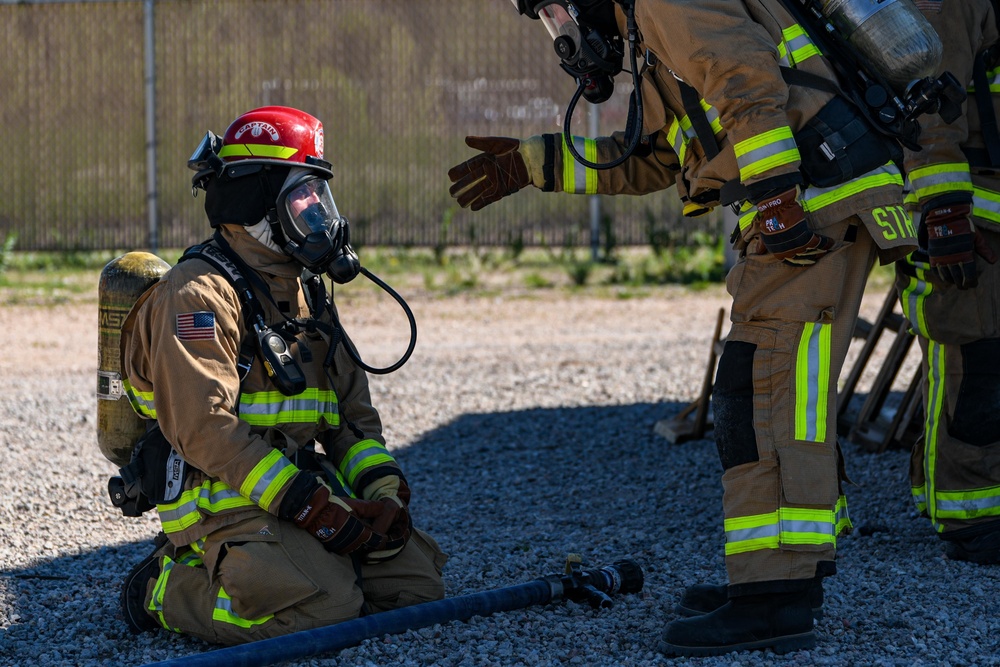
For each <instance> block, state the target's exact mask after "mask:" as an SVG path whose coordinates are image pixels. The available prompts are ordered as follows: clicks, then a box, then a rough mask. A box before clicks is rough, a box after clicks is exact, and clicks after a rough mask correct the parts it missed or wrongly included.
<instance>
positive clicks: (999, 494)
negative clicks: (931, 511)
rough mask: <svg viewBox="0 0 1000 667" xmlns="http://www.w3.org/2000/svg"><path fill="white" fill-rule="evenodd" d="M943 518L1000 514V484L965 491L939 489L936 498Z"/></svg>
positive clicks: (938, 513)
mask: <svg viewBox="0 0 1000 667" xmlns="http://www.w3.org/2000/svg"><path fill="white" fill-rule="evenodd" d="M934 502H935V504H936V505H937V516H938V518H941V519H977V518H980V517H989V516H997V515H1000V486H990V487H986V488H982V489H969V490H965V491H938V492H937V497H936V498H935V499H934Z"/></svg>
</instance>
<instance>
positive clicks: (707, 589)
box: [674, 577, 823, 621]
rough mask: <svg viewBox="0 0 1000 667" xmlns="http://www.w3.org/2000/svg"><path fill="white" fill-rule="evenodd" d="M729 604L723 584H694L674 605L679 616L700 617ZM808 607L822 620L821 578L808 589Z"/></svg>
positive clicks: (814, 615) (727, 591)
mask: <svg viewBox="0 0 1000 667" xmlns="http://www.w3.org/2000/svg"><path fill="white" fill-rule="evenodd" d="M727 602H729V587H728V586H726V585H725V584H695V585H694V586H689V587H688V588H686V589H684V592H683V593H682V594H681V599H680V600H678V602H677V604H676V605H674V613H675V614H678V615H679V616H701V615H702V614H708V613H710V612H713V611H715V610H716V609H718V608H719V607H721V606H722V605H724V604H726V603H727ZM809 605H810V607H811V608H812V615H813V618H814V619H816V620H817V621H819V620H821V619H822V618H823V578H822V577H816V579H815V580H814V582H813V585H812V586H811V587H810V588H809Z"/></svg>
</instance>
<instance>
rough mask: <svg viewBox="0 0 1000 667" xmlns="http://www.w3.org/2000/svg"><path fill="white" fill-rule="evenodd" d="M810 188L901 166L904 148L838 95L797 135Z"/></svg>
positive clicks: (827, 185)
mask: <svg viewBox="0 0 1000 667" xmlns="http://www.w3.org/2000/svg"><path fill="white" fill-rule="evenodd" d="M795 142H796V143H797V144H798V146H799V153H800V155H801V156H802V165H801V170H802V174H803V176H805V179H806V183H807V184H808V185H815V186H817V187H821V188H828V187H831V186H834V185H839V184H841V183H844V182H846V181H849V180H851V179H852V178H856V177H858V176H861V175H863V174H866V173H868V172H869V171H871V170H872V169H875V168H877V167H881V166H882V165H884V164H886V163H887V162H889V161H890V160H891V161H893V162H896V163H902V160H903V149H902V148H901V147H900V146H899V144H898V143H897V142H896V141H893V140H892V139H890V138H888V137H885V136H883V135H881V134H879V133H878V132H877V131H876V130H874V129H873V128H872V127H871V125H870V124H869V123H868V121H867V120H865V118H864V116H862V115H861V113H860V112H859V111H858V110H857V109H856V108H855V107H854V106H853V105H851V103H849V102H848V101H847V100H845V99H844V98H843V97H840V96H837V97H834V98H833V99H832V100H830V101H829V102H827V104H826V106H824V107H823V108H822V109H820V110H819V112H818V113H817V114H816V115H815V116H813V118H812V119H811V120H809V122H807V123H806V125H805V127H803V128H802V129H801V130H799V132H798V133H796V135H795Z"/></svg>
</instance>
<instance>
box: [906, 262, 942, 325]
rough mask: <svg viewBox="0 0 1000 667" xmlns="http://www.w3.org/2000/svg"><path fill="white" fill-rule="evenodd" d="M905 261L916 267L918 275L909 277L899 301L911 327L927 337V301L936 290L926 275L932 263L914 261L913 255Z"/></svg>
mask: <svg viewBox="0 0 1000 667" xmlns="http://www.w3.org/2000/svg"><path fill="white" fill-rule="evenodd" d="M904 261H906V262H907V263H908V264H910V266H912V267H913V268H914V270H915V272H916V274H917V275H915V276H910V277H909V281H908V282H907V284H906V286H905V287H904V288H903V292H902V294H900V295H899V302H900V305H901V306H902V308H903V315H904V316H905V317H906V319H907V320H908V321H909V323H910V328H912V329H913V331H914V332H915V333H916V334H917V335H919V336H923V337H924V338H927V337H928V336H927V311H926V302H927V297H928V296H929V295H930V293H931V292H933V291H934V286H933V285H932V284H931V283H930V282H928V280H927V277H926V276H927V269H929V268H930V264H927V263H926V262H915V261H913V255H910V256H909V257H907V258H906V259H905V260H904Z"/></svg>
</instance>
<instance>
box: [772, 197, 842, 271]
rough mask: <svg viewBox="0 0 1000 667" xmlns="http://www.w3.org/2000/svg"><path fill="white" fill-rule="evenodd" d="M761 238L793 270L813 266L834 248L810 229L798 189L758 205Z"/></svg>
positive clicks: (828, 240)
mask: <svg viewBox="0 0 1000 667" xmlns="http://www.w3.org/2000/svg"><path fill="white" fill-rule="evenodd" d="M757 221H758V223H759V226H760V238H761V241H763V243H764V247H765V248H767V251H768V252H770V253H771V254H772V255H774V256H775V257H776V258H777V259H780V260H781V261H782V262H784V263H785V264H788V265H790V266H810V265H812V264H815V263H816V262H817V261H819V258H820V257H822V256H823V255H825V254H826V253H828V252H830V249H831V248H833V239H830V238H828V237H826V236H823V235H822V234H817V233H816V232H814V231H813V230H811V229H809V223H808V222H807V221H806V214H805V211H803V210H802V205H801V204H799V201H798V188H792V189H790V190H786V191H785V192H782V193H781V194H779V195H775V196H770V197H765V198H763V199H761V200H760V201H758V202H757Z"/></svg>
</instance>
